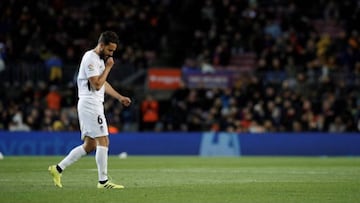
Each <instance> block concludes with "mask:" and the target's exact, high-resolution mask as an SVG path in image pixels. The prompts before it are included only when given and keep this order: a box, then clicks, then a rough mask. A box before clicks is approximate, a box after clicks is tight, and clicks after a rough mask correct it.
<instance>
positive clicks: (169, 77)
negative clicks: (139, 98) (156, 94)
mask: <svg viewBox="0 0 360 203" xmlns="http://www.w3.org/2000/svg"><path fill="white" fill-rule="evenodd" d="M147 79H148V88H149V89H159V90H173V89H177V88H179V86H180V81H181V70H180V69H176V68H150V69H149V70H148V78H147Z"/></svg>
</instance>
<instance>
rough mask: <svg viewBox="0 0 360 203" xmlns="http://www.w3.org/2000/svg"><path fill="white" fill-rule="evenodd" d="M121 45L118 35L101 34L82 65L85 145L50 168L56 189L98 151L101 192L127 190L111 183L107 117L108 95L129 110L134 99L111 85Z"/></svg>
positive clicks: (81, 108) (80, 111)
mask: <svg viewBox="0 0 360 203" xmlns="http://www.w3.org/2000/svg"><path fill="white" fill-rule="evenodd" d="M118 43H119V38H118V36H117V34H116V33H115V32H112V31H105V32H103V33H101V35H100V37H99V40H98V44H97V46H96V47H95V48H94V49H92V50H89V51H87V52H86V53H85V54H84V56H83V58H82V60H81V63H80V68H79V74H78V77H77V86H78V97H79V100H78V105H77V109H78V115H79V123H80V130H81V139H82V140H83V144H82V145H79V146H77V147H75V148H73V149H72V150H71V151H70V153H69V154H68V155H67V156H66V157H65V158H64V159H63V160H62V161H60V162H59V163H58V164H57V165H52V166H49V168H48V170H49V172H50V174H51V175H52V178H53V181H54V184H55V186H57V187H60V188H61V187H62V184H61V175H62V174H61V173H62V171H64V170H65V169H66V168H67V167H68V166H70V165H71V164H73V163H74V162H76V161H77V160H79V159H80V158H81V157H82V156H85V155H86V154H88V153H90V152H92V151H94V150H96V153H95V160H96V164H97V169H98V177H99V182H98V184H97V188H106V189H122V188H124V186H122V185H118V184H115V183H112V182H111V181H110V180H109V179H108V175H107V167H108V164H107V163H108V147H109V138H108V134H109V133H108V126H107V123H106V118H105V115H104V106H103V102H104V95H105V93H106V94H109V95H110V96H112V97H114V98H116V99H117V100H119V102H121V103H122V104H123V105H124V106H129V105H130V103H131V99H130V98H129V97H126V96H123V95H121V94H120V93H118V92H117V91H116V90H115V89H114V88H113V87H112V86H111V85H110V84H109V83H108V82H107V81H106V79H107V77H108V75H109V73H110V70H111V69H112V67H113V65H114V59H113V53H114V51H115V50H116V48H117V46H118Z"/></svg>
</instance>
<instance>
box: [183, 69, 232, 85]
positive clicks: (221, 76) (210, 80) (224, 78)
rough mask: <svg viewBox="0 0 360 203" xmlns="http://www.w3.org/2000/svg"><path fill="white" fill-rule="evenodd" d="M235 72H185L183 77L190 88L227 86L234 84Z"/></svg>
mask: <svg viewBox="0 0 360 203" xmlns="http://www.w3.org/2000/svg"><path fill="white" fill-rule="evenodd" d="M233 74H234V73H233V72H230V71H216V72H215V73H201V72H184V73H183V78H184V81H185V82H186V84H187V86H188V87H189V88H200V87H203V88H227V87H231V86H232V82H233V80H232V76H233Z"/></svg>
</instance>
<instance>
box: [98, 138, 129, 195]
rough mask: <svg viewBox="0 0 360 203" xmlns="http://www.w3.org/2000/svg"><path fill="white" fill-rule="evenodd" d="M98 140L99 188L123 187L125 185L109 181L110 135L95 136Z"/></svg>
mask: <svg viewBox="0 0 360 203" xmlns="http://www.w3.org/2000/svg"><path fill="white" fill-rule="evenodd" d="M95 139H96V141H97V147H96V154H95V159H96V164H97V167H98V175H99V183H98V185H97V187H98V188H99V189H102V188H104V189H122V188H124V186H122V185H117V184H115V183H112V182H111V181H109V178H108V173H107V169H108V167H107V165H108V147H109V138H108V136H101V137H96V138H95Z"/></svg>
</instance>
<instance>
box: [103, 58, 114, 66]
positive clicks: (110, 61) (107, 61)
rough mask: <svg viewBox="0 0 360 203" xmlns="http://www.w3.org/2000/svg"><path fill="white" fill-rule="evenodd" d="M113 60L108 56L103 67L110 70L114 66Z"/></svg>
mask: <svg viewBox="0 0 360 203" xmlns="http://www.w3.org/2000/svg"><path fill="white" fill-rule="evenodd" d="M114 63H115V62H114V58H113V57H112V56H108V57H107V58H106V59H105V66H106V67H109V68H112V66H113V65H114Z"/></svg>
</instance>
